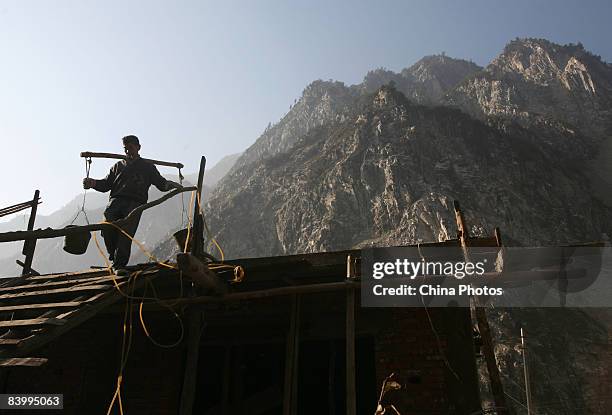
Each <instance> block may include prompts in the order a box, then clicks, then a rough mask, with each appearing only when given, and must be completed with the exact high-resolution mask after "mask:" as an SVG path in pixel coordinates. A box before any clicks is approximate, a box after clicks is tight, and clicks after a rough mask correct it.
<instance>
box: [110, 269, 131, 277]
mask: <svg viewBox="0 0 612 415" xmlns="http://www.w3.org/2000/svg"><path fill="white" fill-rule="evenodd" d="M113 271H115V275H117V276H119V277H121V276H124V275H130V271H128V270H127V269H125V268H122V267H118V268H115V267H113Z"/></svg>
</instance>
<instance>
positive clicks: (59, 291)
mask: <svg viewBox="0 0 612 415" xmlns="http://www.w3.org/2000/svg"><path fill="white" fill-rule="evenodd" d="M123 284H125V281H123V282H120V283H119V286H121V285H123ZM114 287H115V286H114V285H86V286H79V287H69V288H58V289H54V290H42V291H29V292H24V293H17V294H4V295H0V300H11V299H19V298H25V297H42V296H46V295H57V294H70V293H74V292H80V291H105V290H109V289H114Z"/></svg>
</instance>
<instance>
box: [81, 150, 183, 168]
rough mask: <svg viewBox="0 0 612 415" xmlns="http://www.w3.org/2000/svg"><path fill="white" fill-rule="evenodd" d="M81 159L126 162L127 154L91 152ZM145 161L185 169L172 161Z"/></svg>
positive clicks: (83, 155) (86, 152) (82, 154)
mask: <svg viewBox="0 0 612 415" xmlns="http://www.w3.org/2000/svg"><path fill="white" fill-rule="evenodd" d="M81 157H84V158H98V159H119V160H125V159H126V158H127V156H126V155H125V154H114V153H94V152H91V151H83V152H82V153H81ZM143 160H144V161H148V162H149V163H153V164H157V165H159V166H168V167H176V168H177V169H182V168H183V167H185V166H183V163H173V162H171V161H160V160H152V159H145V158H143Z"/></svg>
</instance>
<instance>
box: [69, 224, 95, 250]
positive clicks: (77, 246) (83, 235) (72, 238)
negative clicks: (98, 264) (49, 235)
mask: <svg viewBox="0 0 612 415" xmlns="http://www.w3.org/2000/svg"><path fill="white" fill-rule="evenodd" d="M76 227H77V226H76V225H68V226H66V228H65V229H68V228H76ZM90 239H91V232H89V231H82V232H78V233H73V234H70V235H66V236H64V251H66V252H68V253H69V254H73V255H83V254H84V253H85V252H86V251H87V246H88V245H89V241H90Z"/></svg>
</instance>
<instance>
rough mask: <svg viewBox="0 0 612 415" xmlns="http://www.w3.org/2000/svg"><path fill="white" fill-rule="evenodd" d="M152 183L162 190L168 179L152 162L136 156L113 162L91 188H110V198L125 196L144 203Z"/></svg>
mask: <svg viewBox="0 0 612 415" xmlns="http://www.w3.org/2000/svg"><path fill="white" fill-rule="evenodd" d="M152 184H153V185H155V187H157V188H158V189H159V190H160V191H162V192H165V191H167V190H168V187H169V186H168V181H167V180H166V179H165V178H164V177H163V176H162V175H161V174H159V171H158V170H157V167H155V165H154V164H153V163H150V162H148V161H144V160H143V159H142V158H140V157H138V158H137V159H135V160H120V161H118V162H117V163H115V165H114V166H113V167H111V169H110V172H109V173H108V175H107V176H106V177H105V178H104V179H101V180H96V182H95V185H94V186H93V188H94V189H96V190H97V191H99V192H108V191H109V190H110V191H111V193H110V199H115V198H118V197H120V198H127V199H132V200H134V201H137V202H139V203H141V204H144V203H147V199H148V196H149V187H150V186H151V185H152Z"/></svg>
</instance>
